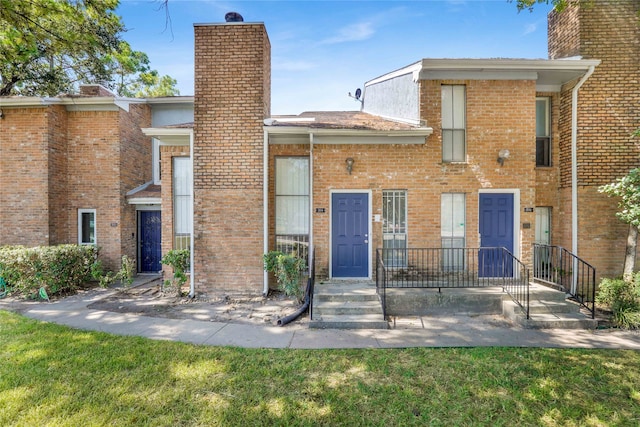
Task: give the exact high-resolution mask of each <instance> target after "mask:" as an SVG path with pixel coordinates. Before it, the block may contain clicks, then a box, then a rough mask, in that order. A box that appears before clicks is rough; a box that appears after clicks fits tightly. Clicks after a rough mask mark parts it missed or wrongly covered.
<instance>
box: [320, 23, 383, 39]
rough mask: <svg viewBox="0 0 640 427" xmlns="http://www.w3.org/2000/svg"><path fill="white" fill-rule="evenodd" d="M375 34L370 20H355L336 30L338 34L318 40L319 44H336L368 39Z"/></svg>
mask: <svg viewBox="0 0 640 427" xmlns="http://www.w3.org/2000/svg"><path fill="white" fill-rule="evenodd" d="M374 34H375V30H374V28H373V23H372V22H357V23H355V24H351V25H347V26H346V27H342V28H341V29H340V30H338V34H336V35H335V36H333V37H329V38H327V39H324V40H322V41H321V42H320V44H338V43H346V42H354V41H362V40H367V39H370V38H371V37H372V36H373V35H374Z"/></svg>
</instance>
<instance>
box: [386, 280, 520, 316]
mask: <svg viewBox="0 0 640 427" xmlns="http://www.w3.org/2000/svg"><path fill="white" fill-rule="evenodd" d="M505 295H507V294H506V293H505V292H503V290H502V288H500V287H487V288H464V289H456V288H441V289H440V290H438V289H415V288H406V289H398V288H394V289H387V292H386V301H387V315H389V316H437V315H448V314H467V315H490V314H501V313H502V300H503V297H504V296H505Z"/></svg>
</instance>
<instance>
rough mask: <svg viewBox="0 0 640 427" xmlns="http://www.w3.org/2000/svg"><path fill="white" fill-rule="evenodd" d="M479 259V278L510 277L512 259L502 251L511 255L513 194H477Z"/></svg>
mask: <svg viewBox="0 0 640 427" xmlns="http://www.w3.org/2000/svg"><path fill="white" fill-rule="evenodd" d="M480 248H481V249H480V255H479V260H478V262H479V273H480V276H482V277H511V276H512V271H513V265H512V262H511V259H510V258H508V257H505V256H504V251H503V250H502V249H483V248H506V249H507V250H508V251H509V252H511V253H513V194H512V193H481V194H480Z"/></svg>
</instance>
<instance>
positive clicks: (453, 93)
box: [442, 85, 467, 162]
mask: <svg viewBox="0 0 640 427" xmlns="http://www.w3.org/2000/svg"><path fill="white" fill-rule="evenodd" d="M466 103H467V101H466V88H465V86H464V85H442V161H443V162H465V161H466V160H467V147H466V126H467V125H466V121H467V120H466V109H467V106H466Z"/></svg>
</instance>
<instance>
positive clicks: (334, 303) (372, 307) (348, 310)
mask: <svg viewBox="0 0 640 427" xmlns="http://www.w3.org/2000/svg"><path fill="white" fill-rule="evenodd" d="M313 313H314V315H316V314H317V315H318V316H323V315H326V314H379V315H382V307H381V305H380V302H379V301H378V300H367V301H347V300H344V301H340V300H329V301H322V300H321V301H317V302H316V303H315V304H314V306H313Z"/></svg>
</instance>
